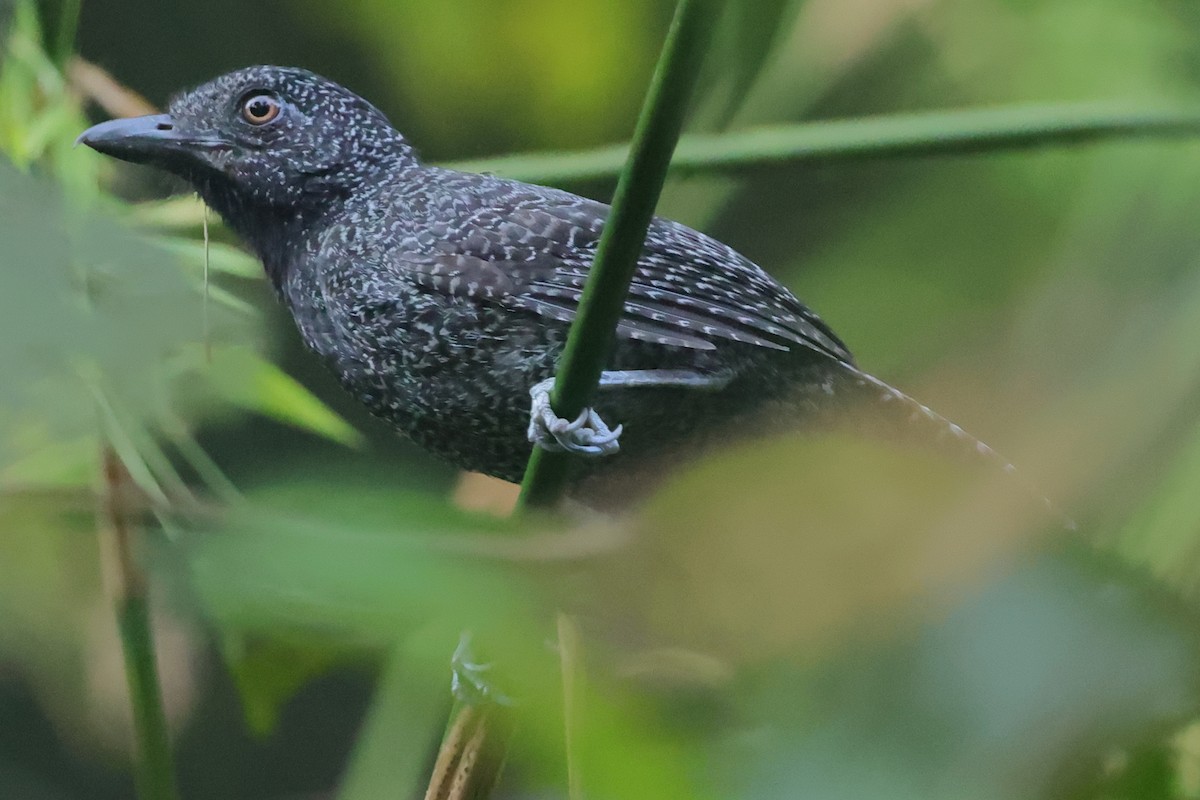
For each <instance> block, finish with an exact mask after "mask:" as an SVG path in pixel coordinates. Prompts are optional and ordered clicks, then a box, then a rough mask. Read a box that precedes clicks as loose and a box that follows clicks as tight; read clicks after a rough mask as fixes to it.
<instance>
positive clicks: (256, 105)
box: [242, 94, 283, 125]
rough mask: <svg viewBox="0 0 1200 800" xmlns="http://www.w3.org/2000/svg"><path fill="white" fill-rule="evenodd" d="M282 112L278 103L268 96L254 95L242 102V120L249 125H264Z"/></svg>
mask: <svg viewBox="0 0 1200 800" xmlns="http://www.w3.org/2000/svg"><path fill="white" fill-rule="evenodd" d="M282 110H283V109H282V108H281V107H280V105H279V101H278V100H276V99H275V98H274V97H271V95H269V94H256V95H253V96H252V97H247V98H246V99H245V100H243V101H242V119H244V120H246V122H249V123H250V124H251V125H266V124H267V123H268V122H270V121H272V120H273V119H275V118H276V117H278V116H279V112H280V111H282Z"/></svg>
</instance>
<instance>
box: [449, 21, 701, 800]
mask: <svg viewBox="0 0 1200 800" xmlns="http://www.w3.org/2000/svg"><path fill="white" fill-rule="evenodd" d="M717 9H718V3H717V0H679V4H678V5H677V6H676V9H675V17H674V19H673V20H672V22H671V28H670V30H669V31H668V33H667V39H666V42H665V43H664V45H663V52H662V55H661V56H660V58H659V62H658V66H657V68H656V69H655V73H654V78H653V80H652V81H651V84H650V90H649V92H648V94H647V97H646V102H645V105H644V106H643V109H642V113H641V116H640V117H639V119H638V125H637V130H636V132H635V135H634V146H633V149H632V152H631V154H630V158H629V162H628V163H627V164H626V167H625V171H624V172H623V173H622V177H621V181H620V183H619V184H618V186H617V192H616V197H615V199H614V201H613V210H612V213H611V215H610V217H609V219H608V223H607V224H606V225H605V229H604V233H603V235H602V236H601V239H600V245H599V247H598V249H597V253H596V263H595V265H594V266H593V268H592V271H591V276H590V278H589V280H588V283H587V286H586V287H585V289H584V295H583V299H582V301H581V304H580V312H579V315H578V316H577V317H576V319H575V322H574V324H573V325H572V326H571V334H570V336H569V337H568V340H567V345H566V349H565V351H564V353H563V356H562V359H561V360H560V362H559V370H558V378H559V382H558V386H557V387H556V389H555V392H554V396H553V397H552V404H553V406H554V408H555V410H556V411H557V412H558V413H559V414H564V415H570V416H574V415H575V414H577V413H578V410H579V409H580V408H582V407H583V405H584V403H586V402H587V400H588V397H589V396H590V395H591V393H592V392H593V391H594V390H595V388H596V385H597V383H599V380H600V372H601V371H602V370H603V369H604V363H605V361H606V360H607V358H608V352H609V350H610V348H611V339H612V336H613V333H614V332H615V330H616V326H617V320H618V318H619V317H620V314H621V309H622V306H623V304H624V302H625V295H626V293H627V291H628V287H629V282H630V279H631V278H632V277H633V271H634V269H635V267H636V265H637V258H638V255H639V253H640V252H641V249H642V242H643V240H644V239H645V237H646V230H647V229H648V228H649V226H650V220H651V218H652V217H653V215H654V207H655V206H656V205H657V203H658V196H659V194H660V192H661V191H662V185H663V181H664V180H665V179H666V175H667V168H668V166H669V164H670V160H671V153H672V152H673V151H674V149H675V143H676V141H677V140H678V138H679V132H680V130H681V128H682V127H683V117H684V112H685V111H686V109H687V106H688V100H689V98H690V97H691V94H692V89H693V88H694V86H695V83H696V77H697V73H698V72H699V67H700V62H701V60H702V58H703V56H704V52H705V50H706V49H707V47H708V42H709V40H710V38H711V35H712V31H713V28H714V26H715V23H716V20H715V12H716V11H717ZM553 455H554V454H550V453H546V452H545V451H541V450H536V451H535V452H534V456H533V457H532V458H531V459H530V462H529V469H528V472H527V473H526V480H525V484H524V487H523V491H522V495H521V501H522V504H524V505H530V506H548V505H553V504H554V503H555V502H556V501H557V499H558V497H559V496H560V494H561V490H562V487H563V485H564V480H565V475H566V467H567V466H568V464H567V463H566V461H565V460H564V459H558V458H554V457H552V456H553ZM546 456H551V457H549V458H543V457H546ZM512 715H513V712H512V709H510V708H507V707H505V706H504V705H503V704H500V703H493V702H487V701H483V702H480V703H470V702H459V703H457V704H456V706H455V708H454V710H453V711H452V713H451V715H450V722H449V724H448V725H447V728H446V734H445V736H444V737H443V739H442V745H441V748H440V750H439V751H438V757H437V761H436V763H435V765H434V769H433V773H432V775H431V776H430V781H429V788H428V790H427V792H426V795H425V797H426V800H476V799H477V800H483V798H486V797H488V796H489V795H490V794H491V793H492V790H493V788H494V787H495V783H496V780H497V778H498V777H499V772H500V769H501V767H502V765H503V763H504V759H505V755H506V753H507V750H508V743H509V740H510V738H511V736H512V730H513V721H512ZM575 776H576V777H577V773H576V775H575ZM571 796H572V798H578V796H579V789H578V787H577V786H573V787H572V795H571Z"/></svg>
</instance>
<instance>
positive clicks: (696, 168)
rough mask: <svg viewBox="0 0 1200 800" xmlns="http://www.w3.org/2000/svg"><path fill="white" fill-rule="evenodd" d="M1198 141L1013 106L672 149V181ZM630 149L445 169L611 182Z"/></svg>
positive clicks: (1130, 108)
mask: <svg viewBox="0 0 1200 800" xmlns="http://www.w3.org/2000/svg"><path fill="white" fill-rule="evenodd" d="M1197 136H1200V109H1196V108H1178V107H1171V106H1168V105H1166V104H1163V105H1161V106H1157V107H1156V106H1152V105H1148V104H1147V103H1145V102H1144V101H1139V102H1126V103H1117V102H1107V103H1092V102H1089V103H1057V104H1052V105H1050V104H1048V105H1012V106H997V107H994V108H972V109H959V110H955V111H935V112H916V113H907V114H886V115H880V116H874V117H860V118H857V119H846V120H828V121H821V122H804V123H796V124H789V125H769V126H762V127H755V128H748V129H745V130H738V131H729V132H723V133H711V134H689V135H687V136H684V137H682V138H681V139H680V140H679V147H678V148H677V149H676V151H675V157H674V159H673V160H672V162H671V170H672V171H673V172H685V173H686V172H734V171H738V170H745V169H752V168H757V167H768V166H775V165H780V164H805V163H830V162H837V161H861V160H866V159H874V158H911V157H914V156H945V155H966V154H983V153H996V152H1007V151H1011V150H1019V149H1024V148H1034V147H1062V146H1067V145H1074V144H1081V143H1087V142H1102V141H1109V140H1114V139H1116V140H1122V139H1131V138H1135V137H1141V138H1195V137H1197ZM628 154H629V145H625V144H618V145H610V146H606V147H598V148H593V149H590V150H579V151H568V152H549V153H531V154H517V155H507V156H496V157H492V158H482V159H476V160H471V161H459V162H454V163H451V164H447V165H446V166H448V167H451V168H453V169H460V170H464V171H467V172H494V173H495V174H497V175H503V176H504V177H506V178H514V179H517V180H522V181H530V182H533V183H551V184H566V183H577V182H580V181H589V180H603V179H610V178H613V177H616V176H617V174H618V173H619V172H620V171H621V168H622V165H623V164H624V163H625V161H626V158H627V156H628Z"/></svg>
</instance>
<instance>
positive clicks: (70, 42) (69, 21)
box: [54, 0, 83, 68]
mask: <svg viewBox="0 0 1200 800" xmlns="http://www.w3.org/2000/svg"><path fill="white" fill-rule="evenodd" d="M82 10H83V0H62V7H61V8H60V9H59V13H58V31H57V35H56V36H55V38H54V62H55V63H56V64H58V66H59V67H60V68H61V67H65V66H66V64H67V62H68V61H70V60H71V54H72V53H73V52H74V51H75V34H76V33H77V32H78V30H79V14H80V12H81V11H82Z"/></svg>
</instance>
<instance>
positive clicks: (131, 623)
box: [100, 448, 179, 800]
mask: <svg viewBox="0 0 1200 800" xmlns="http://www.w3.org/2000/svg"><path fill="white" fill-rule="evenodd" d="M103 468H104V494H103V498H102V503H101V531H100V533H101V537H102V543H103V545H104V548H105V552H106V555H107V559H106V560H107V563H108V565H109V567H110V570H111V572H110V575H111V580H110V586H111V593H112V600H113V606H114V609H115V612H116V617H117V628H118V630H119V632H120V635H121V649H122V651H123V653H124V656H125V677H126V680H127V682H128V684H129V702H130V707H131V709H132V711H133V728H134V735H135V738H136V752H135V763H134V773H135V776H136V780H137V791H138V797H139V798H140V800H177V798H178V796H179V795H178V792H177V791H176V788H175V770H174V765H173V759H172V756H171V743H170V737H169V736H168V732H167V720H166V715H165V714H164V713H163V705H162V693H161V688H160V685H159V680H158V664H157V662H156V659H155V648H154V631H153V629H152V627H151V622H150V597H149V587H148V585H147V581H146V576H145V573H144V572H143V571H142V568H141V566H140V565H139V564H138V562H137V556H136V552H135V539H136V538H137V534H138V531H137V529H136V527H135V526H134V524H133V523H132V522H131V520H132V519H133V518H134V509H132V508H131V507H130V506H131V498H132V497H134V496H135V495H137V494H138V492H137V487H136V485H135V484H134V482H133V480H132V478H131V477H130V475H129V472H128V470H126V469H125V465H124V464H123V463H122V462H121V460H120V458H119V457H118V456H117V454H116V452H115V451H113V450H112V449H110V448H105V450H104V453H103Z"/></svg>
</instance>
